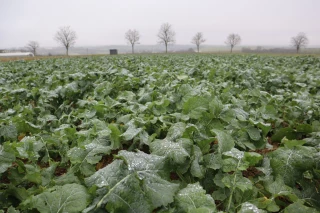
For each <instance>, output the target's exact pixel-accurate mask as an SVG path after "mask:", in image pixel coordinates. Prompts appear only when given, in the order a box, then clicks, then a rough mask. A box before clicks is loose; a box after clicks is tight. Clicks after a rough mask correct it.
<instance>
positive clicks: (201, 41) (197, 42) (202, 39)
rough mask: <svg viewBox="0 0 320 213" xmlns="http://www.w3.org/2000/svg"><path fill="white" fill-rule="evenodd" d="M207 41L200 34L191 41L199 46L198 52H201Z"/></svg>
mask: <svg viewBox="0 0 320 213" xmlns="http://www.w3.org/2000/svg"><path fill="white" fill-rule="evenodd" d="M205 41H206V40H205V39H204V38H203V34H202V33H200V32H198V33H197V34H196V35H195V36H194V37H193V38H192V40H191V43H192V44H195V45H196V46H197V50H198V52H199V51H200V44H202V43H204V42H205Z"/></svg>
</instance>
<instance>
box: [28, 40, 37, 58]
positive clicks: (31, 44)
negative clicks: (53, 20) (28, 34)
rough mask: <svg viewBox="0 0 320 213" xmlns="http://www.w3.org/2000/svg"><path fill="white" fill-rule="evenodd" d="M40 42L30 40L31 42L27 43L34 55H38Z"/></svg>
mask: <svg viewBox="0 0 320 213" xmlns="http://www.w3.org/2000/svg"><path fill="white" fill-rule="evenodd" d="M39 46H40V45H39V43H38V42H36V41H29V43H28V44H27V46H26V48H27V49H29V50H30V51H31V52H32V53H33V55H34V56H36V53H37V49H38V48H39Z"/></svg>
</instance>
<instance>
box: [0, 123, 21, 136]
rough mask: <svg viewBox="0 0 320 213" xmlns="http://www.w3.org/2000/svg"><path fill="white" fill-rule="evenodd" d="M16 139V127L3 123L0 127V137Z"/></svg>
mask: <svg viewBox="0 0 320 213" xmlns="http://www.w3.org/2000/svg"><path fill="white" fill-rule="evenodd" d="M1 136H3V137H4V138H5V139H11V140H16V139H17V136H18V132H17V128H16V127H15V126H14V125H5V126H2V127H0V137H1Z"/></svg>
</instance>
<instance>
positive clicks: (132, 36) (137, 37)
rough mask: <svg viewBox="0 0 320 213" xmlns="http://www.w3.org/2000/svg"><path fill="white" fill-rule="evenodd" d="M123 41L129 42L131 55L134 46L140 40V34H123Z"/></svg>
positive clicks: (131, 32) (134, 31) (128, 32)
mask: <svg viewBox="0 0 320 213" xmlns="http://www.w3.org/2000/svg"><path fill="white" fill-rule="evenodd" d="M125 39H127V40H128V41H129V43H130V44H131V47H132V53H134V45H135V44H138V42H139V40H140V34H139V32H138V31H137V30H128V31H127V32H126V34H125Z"/></svg>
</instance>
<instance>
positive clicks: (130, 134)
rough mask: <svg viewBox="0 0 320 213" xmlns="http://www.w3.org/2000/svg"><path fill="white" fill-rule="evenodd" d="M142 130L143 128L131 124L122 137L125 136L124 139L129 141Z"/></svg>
mask: <svg viewBox="0 0 320 213" xmlns="http://www.w3.org/2000/svg"><path fill="white" fill-rule="evenodd" d="M142 130H143V129H142V128H137V127H135V126H134V125H129V128H128V129H127V130H126V131H125V132H124V133H123V134H122V135H121V137H123V139H124V140H126V141H129V140H132V139H133V138H134V137H135V136H137V135H138V134H139V133H140V132H141V131H142Z"/></svg>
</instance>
